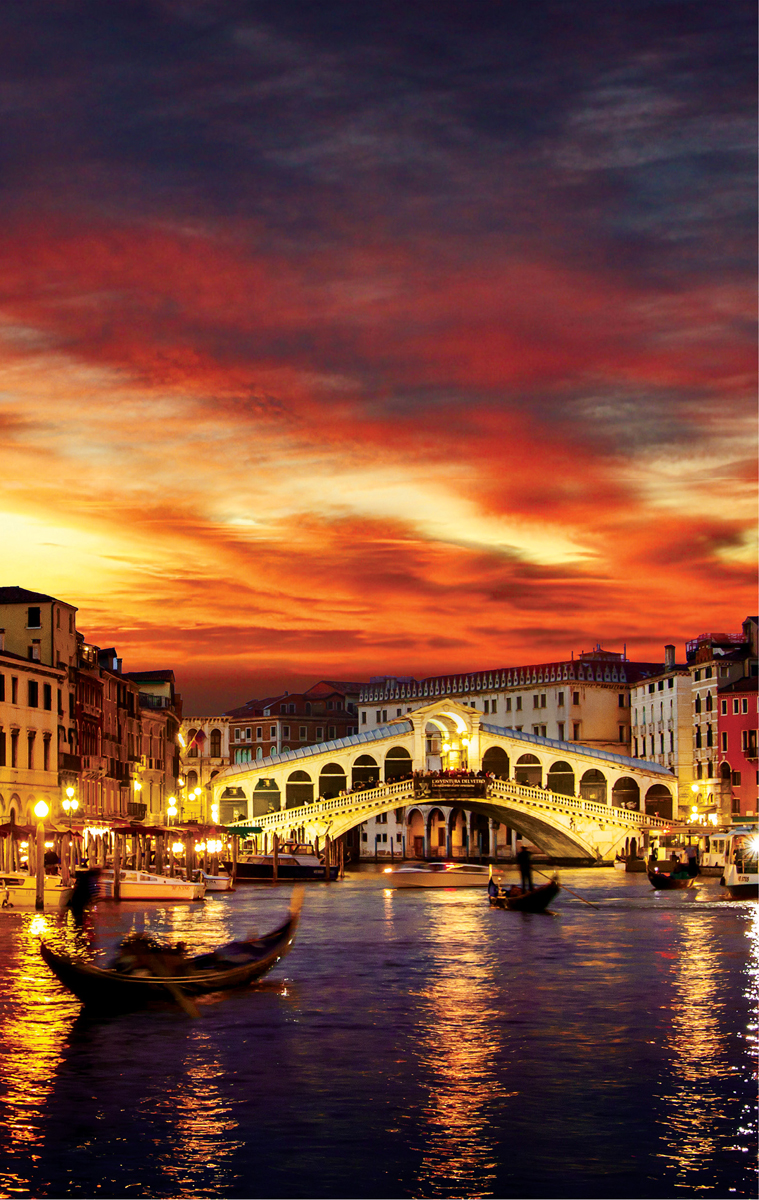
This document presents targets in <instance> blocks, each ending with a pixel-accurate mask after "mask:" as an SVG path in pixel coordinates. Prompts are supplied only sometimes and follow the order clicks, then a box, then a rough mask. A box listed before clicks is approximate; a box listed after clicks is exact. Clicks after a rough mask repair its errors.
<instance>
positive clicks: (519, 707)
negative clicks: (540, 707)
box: [516, 696, 522, 712]
mask: <svg viewBox="0 0 759 1200" xmlns="http://www.w3.org/2000/svg"><path fill="white" fill-rule="evenodd" d="M516 710H517V712H521V711H522V697H521V696H517V700H516Z"/></svg>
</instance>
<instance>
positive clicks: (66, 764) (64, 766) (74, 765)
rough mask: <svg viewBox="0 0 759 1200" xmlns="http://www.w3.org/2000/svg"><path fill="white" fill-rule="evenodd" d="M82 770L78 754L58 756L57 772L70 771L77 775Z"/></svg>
mask: <svg viewBox="0 0 759 1200" xmlns="http://www.w3.org/2000/svg"><path fill="white" fill-rule="evenodd" d="M81 769H82V760H81V757H80V756H79V755H78V754H67V753H66V752H64V753H62V754H59V755H58V770H59V771H70V772H72V773H73V774H75V775H78V774H79V772H80V771H81Z"/></svg>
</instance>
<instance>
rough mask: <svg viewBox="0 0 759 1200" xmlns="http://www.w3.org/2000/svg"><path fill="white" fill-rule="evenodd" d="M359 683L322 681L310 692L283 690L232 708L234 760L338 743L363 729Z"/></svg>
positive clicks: (231, 724)
mask: <svg viewBox="0 0 759 1200" xmlns="http://www.w3.org/2000/svg"><path fill="white" fill-rule="evenodd" d="M363 686H364V685H362V684H358V683H341V682H337V681H334V680H326V679H322V680H321V681H320V682H319V683H316V684H314V686H313V687H311V688H309V689H308V690H307V691H305V692H295V693H290V692H283V693H282V694H281V695H278V696H269V697H267V698H266V699H264V700H249V701H248V703H247V704H244V705H242V707H240V708H233V709H231V710H230V711H229V712H228V713H227V714H226V715H227V716H228V718H229V745H230V754H231V761H232V762H233V763H245V762H254V761H256V760H258V761H260V760H261V759H263V758H268V757H269V756H270V755H272V754H275V755H276V754H286V753H287V752H288V751H289V750H295V749H298V747H300V746H313V745H316V744H318V743H319V742H329V741H334V740H335V739H336V738H342V737H349V736H350V735H351V734H352V733H357V732H358V717H357V715H356V704H357V700H358V696H359V694H360V691H361V688H362V687H363Z"/></svg>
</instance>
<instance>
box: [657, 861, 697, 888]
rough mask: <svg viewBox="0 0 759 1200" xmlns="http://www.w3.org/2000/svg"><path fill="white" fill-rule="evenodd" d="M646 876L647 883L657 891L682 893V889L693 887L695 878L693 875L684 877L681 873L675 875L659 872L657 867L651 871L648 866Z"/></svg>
mask: <svg viewBox="0 0 759 1200" xmlns="http://www.w3.org/2000/svg"><path fill="white" fill-rule="evenodd" d="M647 874H648V882H649V883H650V884H651V886H652V887H655V888H656V890H657V891H682V890H683V889H684V888H691V887H693V885H694V883H695V882H696V878H697V876H695V875H686V874H685V873H684V872H682V871H678V872H677V874H676V875H675V874H668V873H667V872H666V871H660V870H659V869H658V867H654V868H653V870H652V869H651V866H650V865H649V867H648V870H647Z"/></svg>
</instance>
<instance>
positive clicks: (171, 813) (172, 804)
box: [166, 796, 178, 824]
mask: <svg viewBox="0 0 759 1200" xmlns="http://www.w3.org/2000/svg"><path fill="white" fill-rule="evenodd" d="M177 812H178V809H177V798H176V796H169V806H168V808H167V809H166V816H167V817H168V818H169V824H171V822H172V820H173V818H174V817H175V816H176V815H177Z"/></svg>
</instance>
